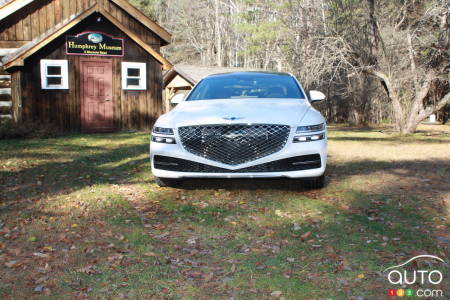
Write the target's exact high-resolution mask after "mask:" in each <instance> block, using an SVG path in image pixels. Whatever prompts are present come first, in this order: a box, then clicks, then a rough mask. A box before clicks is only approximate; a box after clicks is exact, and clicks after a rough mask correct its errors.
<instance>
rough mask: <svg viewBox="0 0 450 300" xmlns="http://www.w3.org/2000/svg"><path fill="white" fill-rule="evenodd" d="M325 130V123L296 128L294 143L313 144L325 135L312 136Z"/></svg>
mask: <svg viewBox="0 0 450 300" xmlns="http://www.w3.org/2000/svg"><path fill="white" fill-rule="evenodd" d="M323 130H325V123H320V124H316V125H308V126H298V127H297V129H296V131H295V133H296V136H294V140H293V141H292V142H294V143H303V142H314V141H320V140H323V139H325V133H316V134H312V133H313V132H316V131H323Z"/></svg>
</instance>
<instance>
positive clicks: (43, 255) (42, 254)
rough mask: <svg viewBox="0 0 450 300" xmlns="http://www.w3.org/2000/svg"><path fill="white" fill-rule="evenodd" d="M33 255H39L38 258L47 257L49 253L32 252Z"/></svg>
mask: <svg viewBox="0 0 450 300" xmlns="http://www.w3.org/2000/svg"><path fill="white" fill-rule="evenodd" d="M33 255H34V256H37V257H40V258H47V257H49V256H50V255H48V254H45V253H41V252H33Z"/></svg>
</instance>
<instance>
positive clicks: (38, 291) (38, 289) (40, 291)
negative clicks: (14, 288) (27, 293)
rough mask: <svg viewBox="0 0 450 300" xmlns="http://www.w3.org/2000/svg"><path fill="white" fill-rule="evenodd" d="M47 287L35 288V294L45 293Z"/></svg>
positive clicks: (39, 286)
mask: <svg viewBox="0 0 450 300" xmlns="http://www.w3.org/2000/svg"><path fill="white" fill-rule="evenodd" d="M44 288H45V285H38V286H37V287H35V288H34V292H35V293H42V292H43V291H44Z"/></svg>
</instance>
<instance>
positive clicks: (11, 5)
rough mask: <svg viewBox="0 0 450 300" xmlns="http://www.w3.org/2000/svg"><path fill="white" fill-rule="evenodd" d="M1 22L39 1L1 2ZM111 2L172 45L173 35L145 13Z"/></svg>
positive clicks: (118, 1)
mask: <svg viewBox="0 0 450 300" xmlns="http://www.w3.org/2000/svg"><path fill="white" fill-rule="evenodd" d="M0 1H2V2H0V21H1V20H3V19H4V18H6V17H7V16H9V15H11V14H13V13H15V12H16V11H18V10H20V9H21V8H23V7H25V6H27V5H28V4H30V3H31V2H33V1H38V0H6V1H5V0H0ZM71 1H72V0H71ZM107 1H109V2H113V3H114V4H116V5H117V6H119V7H120V8H122V9H123V10H124V11H126V12H127V13H128V14H129V15H130V16H132V17H133V18H134V19H136V20H137V21H138V22H140V23H141V24H142V25H144V26H145V27H146V28H148V29H149V30H151V31H152V32H154V33H155V34H156V35H157V36H158V37H159V38H161V40H162V41H163V45H162V46H165V45H168V44H170V42H171V40H172V35H171V34H170V33H169V32H168V31H166V30H165V29H164V28H163V27H161V26H159V24H157V23H156V22H155V21H153V20H151V19H150V18H149V17H147V16H146V15H145V14H144V13H142V12H141V11H140V10H139V9H137V8H136V7H134V6H133V5H131V4H130V3H129V2H128V1H127V0H107Z"/></svg>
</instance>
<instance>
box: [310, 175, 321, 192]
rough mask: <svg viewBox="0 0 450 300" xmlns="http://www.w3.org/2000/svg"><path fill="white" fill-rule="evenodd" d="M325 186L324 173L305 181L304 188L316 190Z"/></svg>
mask: <svg viewBox="0 0 450 300" xmlns="http://www.w3.org/2000/svg"><path fill="white" fill-rule="evenodd" d="M323 187H325V175H322V176H319V177H314V178H311V179H308V180H307V181H306V188H307V189H309V190H318V189H321V188H323Z"/></svg>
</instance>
